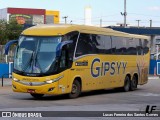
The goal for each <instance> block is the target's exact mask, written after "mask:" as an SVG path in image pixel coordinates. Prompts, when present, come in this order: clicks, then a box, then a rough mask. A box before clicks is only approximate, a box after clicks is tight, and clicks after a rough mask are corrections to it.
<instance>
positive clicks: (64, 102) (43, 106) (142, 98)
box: [0, 78, 160, 119]
mask: <svg viewBox="0 0 160 120" xmlns="http://www.w3.org/2000/svg"><path fill="white" fill-rule="evenodd" d="M7 80H8V82H7V81H5V82H4V87H0V111H40V110H41V111H140V110H141V111H142V110H145V109H146V105H156V106H160V87H159V86H160V79H154V78H153V79H149V82H148V83H147V84H146V85H143V86H138V89H137V90H135V91H130V92H120V91H118V90H116V89H112V90H99V91H92V92H87V93H83V94H82V95H81V96H80V97H79V98H77V99H68V97H67V96H66V95H63V96H45V97H44V98H42V99H40V100H36V99H34V98H32V97H31V96H30V95H29V94H24V93H14V92H12V89H11V86H10V85H9V84H10V81H9V80H10V79H7ZM154 119H155V118H154ZM156 119H158V118H156Z"/></svg>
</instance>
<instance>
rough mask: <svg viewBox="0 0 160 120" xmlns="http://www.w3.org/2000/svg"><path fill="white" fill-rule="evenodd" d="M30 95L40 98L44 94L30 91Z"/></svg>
mask: <svg viewBox="0 0 160 120" xmlns="http://www.w3.org/2000/svg"><path fill="white" fill-rule="evenodd" d="M30 94H31V96H32V97H34V98H36V99H40V98H42V97H43V96H44V94H36V93H30Z"/></svg>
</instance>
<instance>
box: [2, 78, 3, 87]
mask: <svg viewBox="0 0 160 120" xmlns="http://www.w3.org/2000/svg"><path fill="white" fill-rule="evenodd" d="M2 87H3V76H2Z"/></svg>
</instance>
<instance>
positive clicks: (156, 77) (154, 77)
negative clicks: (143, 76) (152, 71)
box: [148, 76, 160, 80]
mask: <svg viewBox="0 0 160 120" xmlns="http://www.w3.org/2000/svg"><path fill="white" fill-rule="evenodd" d="M148 79H149V80H150V79H156V80H157V79H160V78H159V77H158V76H153V77H148Z"/></svg>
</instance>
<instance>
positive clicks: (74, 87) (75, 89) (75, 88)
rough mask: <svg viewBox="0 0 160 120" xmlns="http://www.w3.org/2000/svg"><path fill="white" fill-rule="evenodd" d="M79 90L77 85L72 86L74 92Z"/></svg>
mask: <svg viewBox="0 0 160 120" xmlns="http://www.w3.org/2000/svg"><path fill="white" fill-rule="evenodd" d="M77 90H78V87H77V85H75V84H73V86H72V93H73V94H75V93H77Z"/></svg>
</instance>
